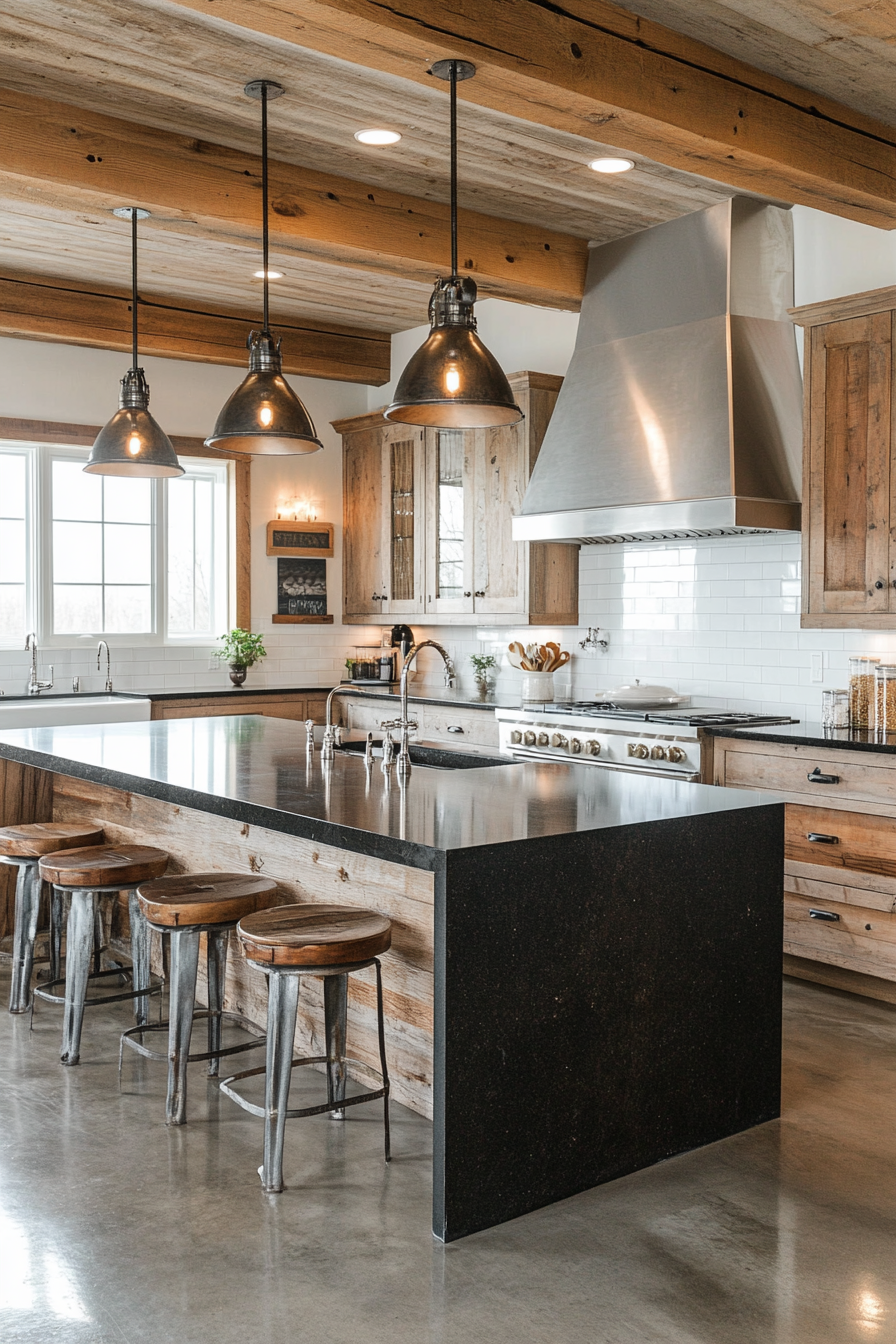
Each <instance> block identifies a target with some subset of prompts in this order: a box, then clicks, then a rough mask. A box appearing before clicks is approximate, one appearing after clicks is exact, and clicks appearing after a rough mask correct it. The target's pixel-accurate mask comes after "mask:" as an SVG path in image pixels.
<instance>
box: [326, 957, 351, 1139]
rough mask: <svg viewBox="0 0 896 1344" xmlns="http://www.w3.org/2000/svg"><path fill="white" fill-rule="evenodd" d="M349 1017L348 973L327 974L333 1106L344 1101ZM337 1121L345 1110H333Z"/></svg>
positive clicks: (329, 1079)
mask: <svg viewBox="0 0 896 1344" xmlns="http://www.w3.org/2000/svg"><path fill="white" fill-rule="evenodd" d="M347 1016H348V976H347V975H328V976H327V977H326V978H325V980H324V1026H325V1030H326V1037H327V1101H328V1102H329V1103H330V1105H331V1106H332V1105H333V1104H334V1103H335V1102H338V1101H344V1100H345V1078H346V1065H345V1033H346V1019H347ZM330 1115H331V1117H332V1119H334V1120H344V1119H345V1111H344V1110H336V1111H331V1112H330Z"/></svg>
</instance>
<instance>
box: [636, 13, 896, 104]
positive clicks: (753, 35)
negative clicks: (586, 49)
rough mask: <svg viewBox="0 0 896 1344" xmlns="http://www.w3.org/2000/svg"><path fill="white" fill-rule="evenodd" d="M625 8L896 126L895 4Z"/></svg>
mask: <svg viewBox="0 0 896 1344" xmlns="http://www.w3.org/2000/svg"><path fill="white" fill-rule="evenodd" d="M616 3H617V4H619V5H620V6H621V7H622V8H623V9H628V10H630V11H631V12H632V13H633V14H640V15H642V16H643V17H645V18H649V19H654V20H655V21H656V22H657V23H663V24H665V25H666V26H667V27H668V28H675V29H677V31H678V32H681V33H686V34H687V35H688V36H689V37H696V38H699V39H700V40H701V41H702V42H706V43H707V44H708V45H709V46H711V47H715V48H716V49H717V50H718V51H725V52H728V54H729V55H731V56H737V57H738V58H739V59H740V60H742V61H748V62H749V63H750V64H751V65H755V66H757V67H758V68H759V69H760V70H767V71H768V72H769V73H770V74H774V75H778V76H780V77H781V78H782V79H789V80H792V81H793V82H794V84H800V85H802V86H803V87H804V88H807V89H814V90H816V92H818V93H824V94H827V96H828V97H829V98H836V99H837V100H838V101H839V102H842V103H846V105H847V106H848V107H855V108H857V109H858V110H859V111H860V112H867V113H868V114H870V115H871V116H874V117H879V118H880V119H881V120H882V121H886V122H889V123H890V124H891V125H896V3H894V0H616Z"/></svg>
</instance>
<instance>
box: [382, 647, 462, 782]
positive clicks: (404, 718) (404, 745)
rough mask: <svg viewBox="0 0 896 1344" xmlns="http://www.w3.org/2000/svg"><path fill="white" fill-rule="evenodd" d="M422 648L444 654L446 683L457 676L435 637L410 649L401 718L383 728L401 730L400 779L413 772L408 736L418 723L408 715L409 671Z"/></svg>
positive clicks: (405, 664)
mask: <svg viewBox="0 0 896 1344" xmlns="http://www.w3.org/2000/svg"><path fill="white" fill-rule="evenodd" d="M421 649H435V650H436V652H437V653H440V654H441V656H442V662H443V663H444V664H445V685H446V686H449V687H450V686H453V685H454V683H455V680H456V677H457V673H456V672H455V670H454V663H453V662H452V661H451V656H450V654H449V653H448V651H447V650H446V649H443V648H442V645H441V644H439V643H437V642H436V640H434V639H423V640H421V641H420V643H419V644H413V645H412V646H411V647H410V649H408V652H407V655H406V657H405V660H404V662H403V663H402V665H401V683H400V685H399V694H400V696H401V718H399V719H393V720H392V722H391V723H384V724H382V725H381V727H383V728H398V729H400V731H401V745H400V747H399V749H398V757H397V764H398V776H399V779H407V777H408V775H409V774H410V773H411V753H410V751H409V750H408V736H409V735H410V734H411V733H414V732H416V731H417V724H416V723H415V722H414V721H413V720H412V719H410V718H409V717H408V673H409V672H410V670H411V665H412V664H413V662H414V660H415V658H416V657H417V654H418V653H419V652H420V650H421Z"/></svg>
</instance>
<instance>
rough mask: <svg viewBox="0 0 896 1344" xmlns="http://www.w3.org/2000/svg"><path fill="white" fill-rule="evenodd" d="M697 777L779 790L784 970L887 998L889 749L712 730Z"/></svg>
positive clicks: (894, 941)
mask: <svg viewBox="0 0 896 1344" xmlns="http://www.w3.org/2000/svg"><path fill="white" fill-rule="evenodd" d="M707 745H708V747H709V752H708V753H707V754H708V755H711V765H710V766H709V768H708V770H707V771H706V773H705V775H704V778H705V779H706V780H707V782H712V783H714V784H720V785H725V786H727V787H728V788H749V789H757V788H758V789H767V790H772V791H774V792H775V793H777V794H779V795H780V796H781V797H783V798H784V799H785V801H786V803H787V806H786V808H785V848H784V970H785V973H787V974H789V975H795V976H797V977H799V978H800V979H804V980H814V981H816V982H818V983H820V984H826V985H832V986H834V987H835V988H837V989H845V990H849V991H852V992H853V993H858V994H865V995H868V996H870V997H872V998H878V999H884V1000H886V1001H888V1002H890V1003H896V756H888V755H884V754H878V753H870V752H861V751H850V750H849V749H848V748H845V747H833V746H832V747H808V746H796V745H795V746H789V745H785V744H782V743H775V742H750V741H745V740H743V739H736V738H731V739H729V738H716V739H714V740H710V741H708V743H707Z"/></svg>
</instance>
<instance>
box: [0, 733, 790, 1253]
mask: <svg viewBox="0 0 896 1344" xmlns="http://www.w3.org/2000/svg"><path fill="white" fill-rule="evenodd" d="M2 758H5V759H7V760H9V761H13V762H16V763H17V764H18V765H19V766H20V767H22V768H24V769H29V770H35V771H40V772H44V774H43V776H42V777H43V778H44V779H49V780H50V781H51V788H52V812H53V818H54V819H55V820H60V821H91V822H93V821H96V820H98V819H101V820H102V824H103V827H104V829H105V833H106V838H107V840H109V841H111V842H113V843H122V842H126V843H128V844H135V843H140V844H143V843H146V844H155V845H159V846H162V847H164V848H165V849H166V850H167V851H168V852H169V853H170V854H171V856H172V860H173V868H174V869H175V870H180V871H184V872H190V871H192V872H203V871H213V870H216V869H220V870H225V869H226V870H229V871H237V872H238V871H246V872H263V873H264V874H265V875H266V876H269V877H272V878H274V879H275V880H276V881H277V883H278V885H279V887H280V889H281V896H282V900H283V901H284V902H296V901H315V902H323V903H327V904H338V905H351V906H357V907H359V908H366V909H371V910H377V911H379V912H380V913H381V914H384V915H386V916H388V918H389V919H390V920H391V921H392V923H393V942H392V948H391V950H390V951H389V952H388V953H387V954H386V955H385V956H384V958H383V970H384V982H385V988H386V995H385V1008H386V1019H387V1020H386V1033H387V1050H388V1056H389V1069H390V1073H391V1074H392V1076H393V1079H394V1096H395V1099H396V1100H397V1101H398V1102H400V1103H402V1104H404V1105H406V1106H409V1107H410V1108H411V1109H413V1110H414V1111H416V1112H418V1113H419V1114H422V1115H427V1116H431V1117H432V1121H433V1128H434V1135H433V1137H434V1158H433V1231H434V1232H435V1235H436V1236H437V1237H439V1238H441V1239H443V1240H449V1241H450V1240H454V1239H456V1238H458V1237H463V1236H466V1235H468V1234H469V1233H472V1232H475V1231H478V1230H480V1229H482V1228H486V1227H490V1226H493V1225H495V1224H497V1223H501V1222H504V1221H506V1220H508V1219H510V1218H514V1217H517V1216H519V1215H521V1214H524V1213H527V1212H529V1211H530V1210H532V1209H536V1208H539V1207H541V1206H543V1205H545V1204H549V1203H552V1202H553V1201H555V1200H559V1199H563V1198H566V1197H567V1196H569V1195H573V1194H576V1193H577V1192H579V1191H581V1190H585V1189H588V1188H590V1187H591V1186H594V1185H597V1184H599V1183H600V1182H602V1181H608V1180H612V1179H614V1178H615V1177H617V1176H621V1175H623V1174H625V1173H626V1172H631V1171H636V1170H638V1169H640V1168H642V1167H645V1166H647V1165H649V1164H651V1163H654V1162H657V1161H660V1160H661V1159H663V1158H666V1157H669V1156H672V1155H673V1154H675V1153H678V1152H682V1151H684V1150H687V1149H691V1148H695V1147H699V1146H701V1145H703V1144H706V1143H711V1142H714V1141H715V1140H717V1139H721V1138H724V1137H726V1136H727V1135H730V1134H734V1133H737V1132H739V1131H741V1130H744V1129H747V1128H749V1127H751V1126H752V1125H756V1124H759V1123H762V1122H763V1121H766V1120H771V1119H773V1118H774V1117H775V1116H777V1115H778V1113H779V1107H780V1032H781V999H780V987H781V921H782V872H783V807H782V805H781V804H780V803H777V802H775V801H774V800H773V799H769V798H768V797H767V796H765V795H762V794H754V793H749V792H746V791H740V790H727V789H716V788H708V787H704V786H702V785H698V784H679V783H677V782H674V781H670V780H665V779H663V780H656V779H650V778H648V777H644V776H638V775H630V776H626V775H622V774H616V773H614V772H612V771H608V770H584V769H579V768H577V767H575V766H570V765H565V764H553V763H534V762H516V763H514V762H510V761H508V763H507V764H506V765H499V766H483V767H482V768H480V769H473V770H470V769H466V770H462V771H454V770H450V769H438V770H437V769H429V768H425V767H415V769H414V771H413V773H412V774H411V777H410V779H409V780H407V781H406V782H405V783H404V784H402V783H401V782H400V781H399V780H398V778H396V777H394V772H384V771H382V770H381V769H380V768H379V767H378V766H377V767H375V768H373V769H370V770H368V769H367V768H366V767H365V765H364V762H363V760H361V759H359V758H358V757H357V756H356V755H352V754H349V753H339V752H337V755H336V759H335V760H333V761H332V762H322V761H321V758H320V756H319V755H313V756H308V755H307V754H306V750H305V733H304V729H303V728H302V727H301V726H300V725H298V724H293V723H288V722H285V721H279V720H275V719H269V718H263V717H257V718H256V717H254V716H242V717H218V718H209V719H179V720H170V721H168V720H164V721H158V722H147V723H127V724H110V725H87V726H82V727H77V728H43V729H21V730H16V731H7V732H5V733H4V734H2V736H0V759H2ZM45 787H46V786H45ZM229 976H230V979H229V981H228V986H227V1004H226V1006H227V1007H228V1008H232V1009H235V1010H236V1011H241V1012H244V1013H245V1014H246V1015H247V1016H249V1017H251V1018H253V1019H254V1020H256V1021H258V1022H259V1023H261V1022H263V1020H264V1003H263V1001H262V997H261V996H262V994H263V989H260V987H259V985H258V983H257V981H258V979H260V977H255V976H254V975H253V974H252V972H251V971H249V970H247V969H246V968H245V966H240V965H239V964H238V963H237V959H236V958H233V959H232V961H231V962H230V964H229ZM355 978H356V979H358V980H360V982H361V983H360V984H358V985H354V986H353V987H352V998H351V1001H350V1006H349V1014H350V1028H349V1030H350V1032H351V1033H352V1040H353V1049H355V1050H357V1051H358V1052H359V1053H358V1057H359V1058H360V1059H362V1060H364V1061H365V1062H366V1061H367V1060H369V1061H370V1062H371V1063H374V1062H375V1057H376V1056H375V1049H376V1038H375V1032H374V987H373V983H372V981H371V980H370V979H369V978H367V979H365V978H364V976H360V977H353V979H355ZM322 1028H323V1011H322V996H320V995H319V994H318V997H314V996H313V995H312V994H308V995H307V996H304V1001H302V1000H300V1021H299V1026H298V1030H297V1046H298V1048H299V1049H300V1050H302V1051H306V1050H307V1049H308V1047H309V1046H311V1047H313V1049H314V1053H320V1049H319V1046H320V1041H321V1037H322ZM291 1141H292V1142H294V1143H296V1142H300V1141H301V1140H300V1137H298V1136H295V1137H293V1138H292V1140H291ZM395 1157H396V1159H397V1160H400V1152H396V1153H395ZM287 1183H288V1182H287Z"/></svg>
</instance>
